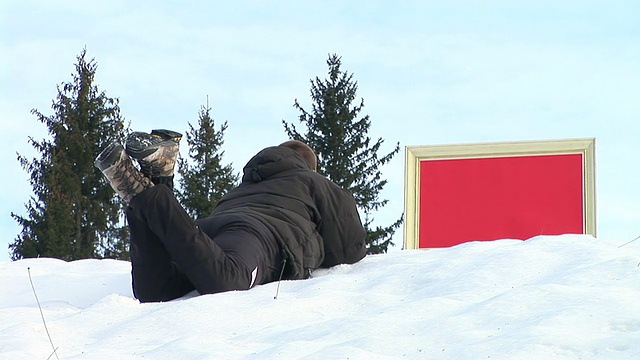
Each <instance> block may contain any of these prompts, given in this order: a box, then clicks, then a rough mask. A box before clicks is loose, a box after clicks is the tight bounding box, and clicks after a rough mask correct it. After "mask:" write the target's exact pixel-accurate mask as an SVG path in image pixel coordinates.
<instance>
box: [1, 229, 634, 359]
mask: <svg viewBox="0 0 640 360" xmlns="http://www.w3.org/2000/svg"><path fill="white" fill-rule="evenodd" d="M639 263H640V245H637V244H635V243H634V244H630V245H628V246H624V247H619V246H618V245H617V244H611V243H608V242H605V241H602V240H598V239H594V238H592V237H589V236H582V235H581V236H577V235H563V236H541V237H536V238H533V239H531V240H528V241H524V242H522V241H516V240H499V241H492V242H474V243H467V244H463V245H459V246H456V247H452V248H447V249H434V250H429V251H424V250H413V251H398V252H393V253H389V254H385V255H377V256H368V257H366V258H365V259H364V260H363V261H361V262H360V263H358V264H355V265H351V266H337V267H335V268H332V269H328V270H319V271H316V272H315V273H314V277H313V278H312V279H309V280H304V281H285V282H282V283H281V284H280V293H279V296H278V298H277V299H274V295H275V294H276V288H277V284H275V283H274V284H268V285H263V286H259V287H257V288H254V289H253V290H250V291H243V292H229V293H223V294H216V295H207V296H188V297H185V298H183V299H178V300H175V301H172V302H167V303H154V304H140V303H138V302H137V301H136V300H135V299H133V297H132V294H131V289H130V277H129V276H130V275H129V271H130V267H129V266H130V265H129V263H128V262H124V261H114V260H83V261H74V262H69V263H67V262H63V261H60V260H54V259H30V260H22V261H17V262H10V263H8V262H5V263H1V264H0V286H1V292H0V318H1V319H2V320H1V322H0V359H47V358H48V357H49V356H50V355H52V346H51V343H50V342H49V339H48V337H47V333H46V331H45V327H44V325H43V321H42V318H41V315H40V310H39V309H38V306H37V302H36V298H35V296H34V293H33V291H32V289H31V284H30V282H29V276H28V275H29V273H28V270H27V269H28V268H29V269H30V270H29V271H30V272H31V276H32V279H33V284H34V286H35V289H36V293H37V296H38V299H39V300H40V303H41V305H42V308H43V315H44V318H45V320H46V324H47V327H48V331H49V334H50V335H51V339H52V341H53V344H54V345H55V347H57V356H58V357H59V358H60V359H254V358H255V359H639V358H640V280H639V279H640V267H639ZM55 358H56V355H55V354H54V355H52V356H51V359H55Z"/></svg>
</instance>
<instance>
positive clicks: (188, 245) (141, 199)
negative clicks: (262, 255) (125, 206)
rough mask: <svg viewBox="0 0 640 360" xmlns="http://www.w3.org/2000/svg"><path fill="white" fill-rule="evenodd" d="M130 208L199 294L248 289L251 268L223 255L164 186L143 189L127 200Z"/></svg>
mask: <svg viewBox="0 0 640 360" xmlns="http://www.w3.org/2000/svg"><path fill="white" fill-rule="evenodd" d="M130 207H131V211H132V212H133V214H134V215H135V216H136V217H138V218H139V219H140V220H141V221H142V222H144V223H145V224H146V226H147V227H148V228H149V230H150V231H151V232H152V233H153V234H154V235H155V236H156V237H157V239H159V240H160V241H161V242H162V244H163V245H164V247H165V249H166V250H167V252H168V253H169V254H170V256H171V258H172V259H173V262H174V263H175V265H176V266H177V268H178V269H179V270H180V272H181V273H183V274H184V275H185V276H186V277H187V278H188V279H189V281H190V282H191V283H192V284H193V285H194V287H195V288H196V290H198V292H199V293H200V294H211V293H217V292H223V291H229V290H246V289H248V288H249V286H250V284H251V271H252V270H253V269H248V268H247V265H246V264H244V262H243V261H242V260H240V257H238V256H235V255H233V254H230V255H229V256H228V255H227V254H225V252H224V250H223V249H221V248H220V247H219V246H218V245H217V244H216V243H215V242H214V241H213V240H212V239H211V238H210V237H209V236H208V235H207V234H205V233H204V232H203V231H202V229H201V228H200V226H199V225H198V224H197V223H196V222H195V221H194V220H193V219H191V218H190V217H189V215H188V214H187V213H186V211H185V210H184V209H183V208H182V206H181V205H180V204H179V203H178V201H177V200H176V198H175V195H174V194H173V191H172V190H171V189H169V188H168V187H167V186H154V187H152V188H150V189H147V190H145V191H143V192H142V193H140V194H138V195H137V196H136V197H134V198H133V199H132V200H131V203H130Z"/></svg>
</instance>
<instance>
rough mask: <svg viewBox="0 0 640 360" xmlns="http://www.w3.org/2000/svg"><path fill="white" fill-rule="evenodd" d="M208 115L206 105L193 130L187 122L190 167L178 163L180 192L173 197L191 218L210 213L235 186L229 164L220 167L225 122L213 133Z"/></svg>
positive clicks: (235, 181) (180, 160)
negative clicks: (176, 198)
mask: <svg viewBox="0 0 640 360" xmlns="http://www.w3.org/2000/svg"><path fill="white" fill-rule="evenodd" d="M210 112H211V108H209V107H208V105H207V106H206V107H205V106H203V107H202V108H201V109H200V112H199V119H198V128H197V129H196V128H194V127H193V126H192V125H191V123H189V131H188V132H187V134H186V138H187V144H188V145H189V157H190V159H191V164H190V163H189V161H187V160H186V159H184V158H182V157H180V159H179V160H178V173H179V174H180V176H181V178H180V188H181V190H180V191H178V194H177V196H178V199H179V200H180V202H181V203H182V206H183V207H184V208H185V210H187V212H188V213H189V214H190V215H191V216H193V217H195V218H201V217H205V216H208V215H209V214H211V212H212V211H213V208H214V207H215V206H216V204H218V202H219V201H220V199H221V198H222V196H223V195H224V194H225V193H226V192H227V191H229V190H231V189H232V188H234V187H235V186H236V184H237V183H238V175H234V174H233V168H232V167H231V164H229V165H225V166H223V165H222V157H223V156H224V151H221V148H222V145H223V143H224V140H223V137H224V131H225V130H226V129H227V122H224V123H223V124H222V125H221V126H220V130H219V131H216V129H215V122H214V120H213V119H212V118H211V116H210Z"/></svg>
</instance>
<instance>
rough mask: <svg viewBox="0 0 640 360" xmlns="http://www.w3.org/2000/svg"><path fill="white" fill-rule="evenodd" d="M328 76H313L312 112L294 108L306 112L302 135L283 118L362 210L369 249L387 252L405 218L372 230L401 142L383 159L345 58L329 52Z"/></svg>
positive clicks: (291, 134) (291, 133) (321, 170)
mask: <svg viewBox="0 0 640 360" xmlns="http://www.w3.org/2000/svg"><path fill="white" fill-rule="evenodd" d="M327 65H328V66H329V78H328V79H325V80H321V79H319V78H318V77H316V78H315V80H313V79H312V80H311V100H312V102H313V103H312V110H311V112H308V111H306V110H305V109H304V108H303V107H302V106H301V105H300V103H299V102H298V100H297V99H296V100H295V102H294V107H295V108H296V109H298V110H299V111H300V112H301V114H300V116H299V121H300V122H301V123H303V124H304V125H305V126H306V128H307V131H306V133H304V134H301V133H299V132H298V131H297V130H296V128H295V126H294V125H292V124H288V123H287V122H285V121H284V120H283V125H284V127H285V131H286V133H287V135H288V136H289V137H290V138H291V139H295V140H300V141H303V142H305V143H307V144H308V145H309V146H311V148H313V149H314V150H315V151H316V153H317V155H318V172H319V173H321V174H323V175H325V176H326V177H327V178H329V179H330V180H332V181H333V182H335V183H336V184H338V185H340V186H341V187H343V188H345V189H348V190H350V191H351V192H352V193H353V195H354V197H355V199H356V203H357V205H358V207H359V209H360V210H361V211H362V212H364V215H365V217H364V226H365V228H366V230H367V239H366V244H367V252H368V253H369V254H377V253H382V252H387V250H388V247H389V246H390V245H393V242H392V238H393V234H394V233H395V231H396V230H397V229H398V227H399V226H400V225H401V224H402V216H401V217H400V219H398V220H397V221H395V222H394V223H392V224H391V225H388V226H376V227H375V228H372V224H373V221H374V218H373V212H374V211H377V210H379V209H380V208H382V207H383V206H385V205H386V204H387V202H388V200H381V199H380V198H379V194H380V191H382V189H383V188H384V186H385V185H386V184H387V180H384V179H382V176H381V173H380V170H379V167H380V166H382V165H384V164H386V163H388V162H389V161H390V160H391V159H392V158H393V156H394V155H396V154H397V153H398V151H399V150H400V144H399V143H397V144H396V147H395V149H394V150H393V151H391V152H390V153H388V154H386V155H384V156H382V157H378V152H379V150H380V146H381V145H382V143H383V142H384V141H383V139H382V138H379V139H378V140H377V141H375V142H372V141H371V138H370V137H369V136H367V133H368V131H369V128H370V126H371V121H370V119H369V115H365V116H362V117H359V116H360V115H359V114H360V112H361V111H362V108H363V107H364V99H361V100H360V102H359V103H355V104H354V101H355V100H356V91H357V89H358V84H357V82H356V81H355V80H354V79H353V74H349V73H348V72H346V71H342V70H341V69H340V65H341V58H340V57H339V56H337V55H335V54H333V55H329V59H328V60H327Z"/></svg>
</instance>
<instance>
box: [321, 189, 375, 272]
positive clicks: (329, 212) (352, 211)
mask: <svg viewBox="0 0 640 360" xmlns="http://www.w3.org/2000/svg"><path fill="white" fill-rule="evenodd" d="M318 205H319V211H320V214H321V217H322V222H321V224H320V227H319V230H318V232H319V233H320V236H322V239H323V242H324V252H325V257H324V261H323V262H322V265H321V266H322V267H325V268H326V267H332V266H335V265H338V264H353V263H356V262H358V261H360V260H361V259H362V258H363V257H364V256H365V254H366V247H365V237H366V231H365V229H364V227H363V226H362V221H361V220H360V215H359V214H358V209H357V208H356V203H355V199H354V198H353V196H352V195H351V193H350V192H348V191H346V190H343V189H341V188H339V187H338V186H337V185H335V184H333V183H331V185H330V186H329V189H328V191H327V193H326V194H325V196H323V199H322V201H320V204H318Z"/></svg>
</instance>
